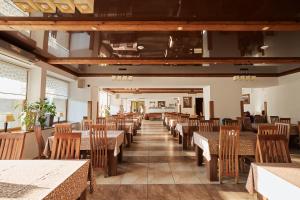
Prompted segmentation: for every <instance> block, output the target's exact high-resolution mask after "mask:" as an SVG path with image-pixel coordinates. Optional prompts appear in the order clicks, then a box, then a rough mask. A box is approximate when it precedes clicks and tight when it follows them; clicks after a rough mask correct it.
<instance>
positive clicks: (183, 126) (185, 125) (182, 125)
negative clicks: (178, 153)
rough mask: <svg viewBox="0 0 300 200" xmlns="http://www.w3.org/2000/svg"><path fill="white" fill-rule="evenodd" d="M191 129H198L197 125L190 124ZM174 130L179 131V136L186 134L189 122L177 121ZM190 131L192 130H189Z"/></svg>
mask: <svg viewBox="0 0 300 200" xmlns="http://www.w3.org/2000/svg"><path fill="white" fill-rule="evenodd" d="M191 128H192V130H198V129H197V126H191ZM175 130H176V131H178V132H179V134H180V135H181V136H183V134H188V132H189V123H177V124H176V126H175ZM190 132H191V133H192V131H190Z"/></svg>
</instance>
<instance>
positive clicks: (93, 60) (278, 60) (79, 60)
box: [48, 57, 300, 65]
mask: <svg viewBox="0 0 300 200" xmlns="http://www.w3.org/2000/svg"><path fill="white" fill-rule="evenodd" d="M48 63H49V64H66V65H72V64H94V65H99V64H109V65H128V64H135V65H200V64H300V57H202V58H198V59H161V58H99V57H60V58H49V59H48Z"/></svg>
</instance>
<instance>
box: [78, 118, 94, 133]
mask: <svg viewBox="0 0 300 200" xmlns="http://www.w3.org/2000/svg"><path fill="white" fill-rule="evenodd" d="M92 124H93V120H91V119H85V120H82V123H81V129H82V130H84V131H88V130H90V126H91V125H92Z"/></svg>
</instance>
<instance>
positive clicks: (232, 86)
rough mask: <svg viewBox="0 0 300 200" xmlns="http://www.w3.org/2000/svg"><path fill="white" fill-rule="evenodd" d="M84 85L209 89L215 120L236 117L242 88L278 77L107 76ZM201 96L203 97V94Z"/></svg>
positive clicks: (269, 83)
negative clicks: (115, 78)
mask: <svg viewBox="0 0 300 200" xmlns="http://www.w3.org/2000/svg"><path fill="white" fill-rule="evenodd" d="M85 80H86V84H90V85H91V86H98V87H101V88H161V87H164V88H168V87H169V88H203V87H207V86H209V87H210V100H212V101H214V104H215V116H216V117H221V118H223V117H232V118H235V117H237V116H240V99H241V95H242V88H261V87H271V86H276V85H278V78H273V77H270V78H257V79H256V80H255V81H233V80H232V78H231V77H224V78H220V77H216V78H212V77H205V78H202V77H134V78H133V81H112V79H111V77H89V78H86V79H85ZM204 95H205V94H204Z"/></svg>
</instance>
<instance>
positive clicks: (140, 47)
mask: <svg viewBox="0 0 300 200" xmlns="http://www.w3.org/2000/svg"><path fill="white" fill-rule="evenodd" d="M137 48H138V49H139V50H143V49H144V48H145V47H144V46H143V45H138V46H137Z"/></svg>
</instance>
